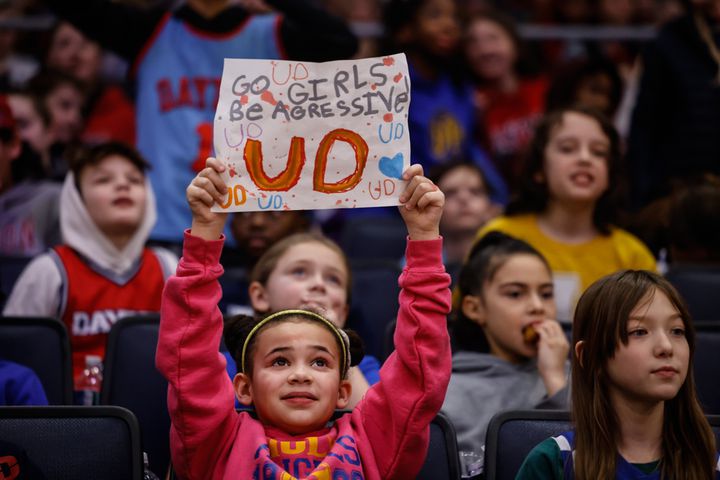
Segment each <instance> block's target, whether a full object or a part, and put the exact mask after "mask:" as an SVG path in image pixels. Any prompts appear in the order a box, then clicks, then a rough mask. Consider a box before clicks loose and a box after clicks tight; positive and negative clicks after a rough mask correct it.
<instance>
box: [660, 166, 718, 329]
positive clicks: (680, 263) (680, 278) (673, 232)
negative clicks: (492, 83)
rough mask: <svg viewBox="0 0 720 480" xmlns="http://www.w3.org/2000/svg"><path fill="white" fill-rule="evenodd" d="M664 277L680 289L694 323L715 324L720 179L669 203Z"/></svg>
mask: <svg viewBox="0 0 720 480" xmlns="http://www.w3.org/2000/svg"><path fill="white" fill-rule="evenodd" d="M667 222H668V230H667V237H668V241H669V245H670V252H669V253H670V255H669V257H670V266H669V269H668V271H667V272H666V273H665V277H666V278H667V279H668V280H669V281H670V283H672V284H673V285H674V286H675V288H677V289H678V291H679V292H680V294H681V295H682V297H683V299H684V300H685V303H686V304H687V306H688V309H689V310H690V313H691V314H692V317H693V320H700V321H715V320H717V317H718V311H720V297H718V295H717V292H720V229H718V225H720V178H718V177H711V176H708V177H707V178H705V179H703V181H702V182H701V183H699V184H697V185H693V186H691V187H688V188H685V189H683V190H680V191H679V192H677V193H676V194H675V195H673V197H672V199H671V201H670V208H669V215H668V219H667Z"/></svg>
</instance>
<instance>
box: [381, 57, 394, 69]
mask: <svg viewBox="0 0 720 480" xmlns="http://www.w3.org/2000/svg"><path fill="white" fill-rule="evenodd" d="M383 65H385V66H386V67H389V66H390V65H395V59H394V58H392V57H385V58H383Z"/></svg>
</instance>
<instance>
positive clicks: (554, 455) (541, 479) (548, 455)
mask: <svg viewBox="0 0 720 480" xmlns="http://www.w3.org/2000/svg"><path fill="white" fill-rule="evenodd" d="M659 464H660V460H656V461H654V462H650V463H633V464H632V465H633V466H634V467H635V468H637V469H638V470H640V471H641V472H643V473H652V472H653V471H655V469H657V467H658V465H659ZM515 480H563V461H562V455H561V454H560V447H559V446H558V444H557V442H556V441H555V440H553V439H552V438H547V439H545V440H543V441H542V442H541V443H539V444H538V445H537V446H536V447H535V448H533V449H532V451H531V452H530V453H529V454H528V456H527V457H526V458H525V461H524V462H523V464H522V466H521V467H520V471H518V473H517V475H516V476H515Z"/></svg>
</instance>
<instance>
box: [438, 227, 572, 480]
mask: <svg viewBox="0 0 720 480" xmlns="http://www.w3.org/2000/svg"><path fill="white" fill-rule="evenodd" d="M457 290H458V294H459V295H458V296H459V301H458V302H456V305H454V312H453V314H454V322H453V326H452V339H453V347H454V348H453V369H452V376H451V377H450V385H449V386H448V391H447V395H446V396H445V403H444V404H443V408H442V409H443V411H444V412H445V413H446V414H447V415H448V416H449V417H450V420H451V421H452V423H453V425H454V426H455V430H456V433H457V437H458V448H459V450H460V451H461V452H465V453H474V454H475V455H476V456H479V457H482V451H483V447H484V445H485V433H486V430H487V426H488V423H489V422H490V419H491V418H492V417H493V415H495V414H497V413H499V412H501V411H503V410H522V409H530V408H554V409H564V408H567V406H568V397H569V395H568V388H567V384H568V378H567V376H568V375H567V372H568V370H569V365H567V363H568V362H567V356H568V352H569V350H570V346H569V345H568V341H567V339H566V338H565V334H564V333H563V330H562V327H561V326H560V324H559V323H558V322H557V319H556V316H555V313H556V308H555V299H554V297H553V281H552V273H551V271H550V266H549V265H548V263H547V261H546V260H545V259H544V258H543V256H542V255H541V254H540V253H539V252H538V251H537V250H535V249H534V248H532V247H531V246H530V245H528V244H527V243H525V242H523V241H522V240H518V239H516V238H513V237H510V236H508V235H505V234H503V233H499V232H493V233H490V234H488V235H486V236H485V237H483V239H482V240H480V241H479V242H478V243H477V245H476V246H475V247H474V248H473V250H472V252H471V253H470V254H469V256H468V259H467V261H466V263H465V264H463V266H462V270H461V271H460V276H459V279H458V288H457ZM528 331H530V332H531V334H528V333H527V332H528ZM461 458H464V456H461ZM471 458H472V457H471ZM467 470H468V469H467V465H466V472H467ZM466 472H463V473H466ZM467 473H469V472H467Z"/></svg>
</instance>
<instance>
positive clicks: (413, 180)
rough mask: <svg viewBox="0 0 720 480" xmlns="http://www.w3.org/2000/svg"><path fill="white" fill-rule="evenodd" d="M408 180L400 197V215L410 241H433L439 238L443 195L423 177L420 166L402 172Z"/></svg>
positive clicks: (416, 165) (443, 202)
mask: <svg viewBox="0 0 720 480" xmlns="http://www.w3.org/2000/svg"><path fill="white" fill-rule="evenodd" d="M403 179H404V180H408V185H407V187H406V188H405V191H404V192H403V193H402V195H400V204H401V205H400V207H399V208H400V215H402V217H403V220H404V221H405V226H407V230H408V234H409V235H410V238H411V239H412V240H434V239H436V238H438V237H439V236H440V217H441V216H442V211H443V205H445V195H444V194H443V193H442V192H441V191H440V189H439V188H438V187H437V186H436V185H435V184H434V183H433V182H431V181H430V180H429V179H427V178H426V177H424V176H423V169H422V166H421V165H419V164H415V165H410V167H409V168H408V169H407V170H405V172H403Z"/></svg>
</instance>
